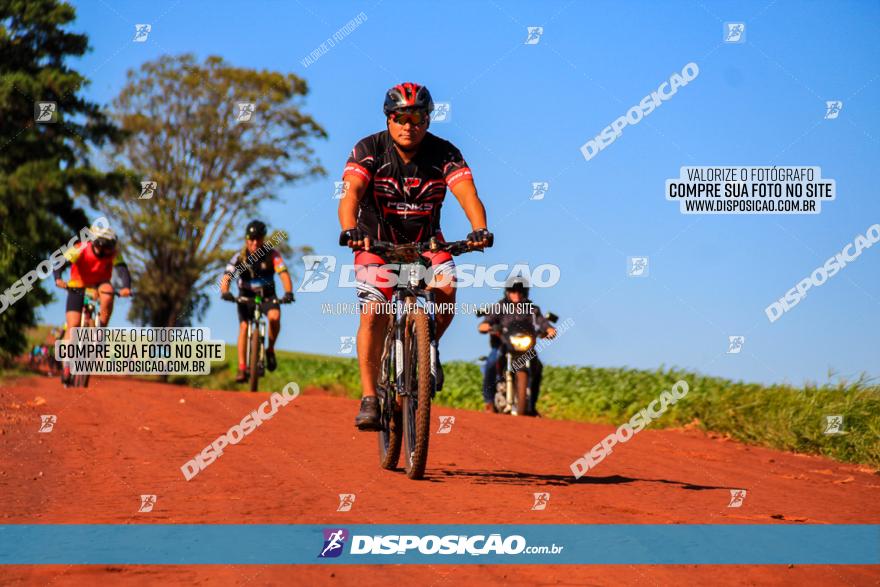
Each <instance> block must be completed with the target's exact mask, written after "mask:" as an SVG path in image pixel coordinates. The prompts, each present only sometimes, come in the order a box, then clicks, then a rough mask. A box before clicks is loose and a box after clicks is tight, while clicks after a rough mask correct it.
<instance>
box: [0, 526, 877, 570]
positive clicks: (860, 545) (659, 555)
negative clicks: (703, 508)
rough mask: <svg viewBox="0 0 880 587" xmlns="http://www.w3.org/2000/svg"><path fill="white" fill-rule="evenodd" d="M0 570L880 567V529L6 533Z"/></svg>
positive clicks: (0, 541) (101, 529) (0, 530)
mask: <svg viewBox="0 0 880 587" xmlns="http://www.w3.org/2000/svg"><path fill="white" fill-rule="evenodd" d="M0 564H6V565H9V564H39V565H47V564H49V565H51V564H64V565H70V564H84V565H109V564H113V565H126V564H132V565H133V564H146V565H212V564H224V565H226V564H240V565H248V564H260V565H267V564H269V565H301V564H432V565H436V564H455V565H460V564H490V565H497V564H596V565H609V564H611V565H615V564H627V565H639V564H643V565H647V564H653V565H658V564H659V565H681V564H725V565H727V564H770V565H778V564H802V565H803V564H835V565H855V564H861V565H864V564H870V565H876V564H880V525H873V524H845V525H812V524H805V525H797V526H794V525H763V524H754V525H753V524H749V525H724V524H720V525H719V524H716V525H708V524H707V525H702V524H700V525H694V524H680V525H668V524H664V525H651V524H620V525H616V524H613V525H612V524H609V525H598V524H597V525H560V524H546V525H544V524H529V525H523V524H511V525H503V524H496V525H491V524H468V525H452V524H451V525H442V524H347V525H339V526H331V525H309V524H289V525H282V524H237V525H233V524H216V525H214V524H207V525H199V524H129V525H113V524H11V525H0Z"/></svg>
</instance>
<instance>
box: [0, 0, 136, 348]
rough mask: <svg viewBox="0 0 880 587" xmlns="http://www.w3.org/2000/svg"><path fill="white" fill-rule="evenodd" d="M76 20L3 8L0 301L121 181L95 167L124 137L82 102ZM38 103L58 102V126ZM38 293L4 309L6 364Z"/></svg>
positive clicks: (27, 0)
mask: <svg viewBox="0 0 880 587" xmlns="http://www.w3.org/2000/svg"><path fill="white" fill-rule="evenodd" d="M74 17H75V11H74V9H73V7H71V6H70V5H68V4H65V3H63V2H58V1H56V0H0V56H2V57H0V294H4V292H7V291H8V288H9V287H10V286H11V285H12V284H13V283H15V282H16V281H18V280H19V278H20V277H22V276H23V275H25V274H26V273H28V272H29V271H31V270H33V269H34V268H36V266H37V265H38V264H39V263H40V262H42V261H43V260H45V259H46V258H47V257H48V256H49V255H50V254H51V253H52V252H53V251H54V250H56V249H58V248H59V247H61V246H62V245H63V244H65V243H66V242H67V241H68V240H69V239H70V238H71V237H72V236H74V235H75V234H76V233H78V232H79V230H80V229H81V228H83V227H85V226H88V225H89V224H90V222H89V220H88V219H87V218H86V215H85V213H84V212H83V210H82V209H80V208H78V207H77V206H76V205H75V201H74V199H75V196H76V195H83V196H86V197H87V198H88V199H89V200H90V201H91V203H94V202H95V197H96V196H97V195H98V194H100V193H103V192H105V191H106V190H113V189H116V188H118V186H119V184H120V182H121V179H122V177H121V175H119V174H115V173H114V174H105V173H103V172H101V171H99V170H97V169H95V168H94V167H93V166H92V165H91V161H90V154H94V151H93V150H92V148H93V147H100V146H101V145H103V144H105V143H106V142H107V141H108V140H115V139H118V138H119V136H120V135H119V131H118V129H117V128H116V127H115V126H114V125H113V124H112V122H111V121H110V120H108V119H107V117H105V116H104V115H103V114H102V113H101V111H100V110H99V108H98V106H97V105H96V104H93V103H91V102H89V101H87V100H85V99H83V98H82V97H81V96H79V95H78V93H79V92H80V91H81V90H82V89H83V87H84V86H85V85H86V83H87V80H86V79H85V78H84V77H83V76H82V75H80V74H79V73H77V72H76V71H75V70H73V69H71V68H70V67H68V66H67V65H66V63H65V62H66V60H67V59H68V58H69V57H71V56H73V57H78V56H81V55H83V54H84V53H85V52H86V50H87V48H88V39H87V37H86V36H85V35H81V34H76V33H74V32H70V31H69V30H66V29H65V26H66V25H68V24H69V23H71V22H72V21H73V20H74ZM36 102H55V104H56V115H55V116H53V117H52V119H53V120H54V122H52V123H45V124H44V123H36V122H35V106H36ZM50 283H51V279H50ZM33 285H34V287H33V289H32V290H30V291H29V292H28V293H27V294H25V295H24V296H23V297H20V298H18V299H17V300H16V301H14V303H9V302H11V301H12V299H11V297H10V296H9V295H5V294H4V296H5V297H4V299H2V300H0V309H2V313H0V362H8V361H9V360H10V359H11V358H12V357H14V356H15V355H17V354H19V353H20V352H21V351H22V350H23V349H24V346H25V335H24V333H25V329H26V328H27V327H29V326H33V325H34V323H35V310H36V309H37V308H38V307H40V306H42V305H45V304H46V303H48V302H49V301H50V300H51V294H50V293H49V292H48V291H47V290H46V289H45V288H44V287H43V286H42V284H41V282H40V281H37V282H35V283H34V284H33ZM51 287H54V284H53V285H52V286H51ZM58 319H59V321H60V320H61V316H59V317H58Z"/></svg>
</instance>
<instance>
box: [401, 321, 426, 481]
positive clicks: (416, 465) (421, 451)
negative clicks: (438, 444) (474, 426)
mask: <svg viewBox="0 0 880 587" xmlns="http://www.w3.org/2000/svg"><path fill="white" fill-rule="evenodd" d="M406 328H407V337H406V341H405V342H404V357H403V359H404V366H403V367H404V370H405V375H404V381H405V382H406V391H407V395H405V396H404V397H403V430H404V434H403V441H404V457H405V461H406V463H405V464H406V476H407V477H409V478H410V479H421V478H422V477H423V476H424V474H425V465H426V463H427V462H428V441H429V440H430V438H431V339H430V335H429V333H428V316H427V315H426V314H425V313H424V311H422V310H415V311H414V312H413V313H411V314H410V315H409V317H408V318H407V326H406Z"/></svg>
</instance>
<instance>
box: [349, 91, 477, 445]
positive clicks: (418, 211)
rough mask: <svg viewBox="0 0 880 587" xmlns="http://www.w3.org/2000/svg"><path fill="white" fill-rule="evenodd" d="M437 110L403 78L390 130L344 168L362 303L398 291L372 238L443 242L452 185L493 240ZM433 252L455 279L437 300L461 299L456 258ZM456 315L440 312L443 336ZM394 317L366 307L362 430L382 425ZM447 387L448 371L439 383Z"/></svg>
mask: <svg viewBox="0 0 880 587" xmlns="http://www.w3.org/2000/svg"><path fill="white" fill-rule="evenodd" d="M433 109H434V102H433V100H432V99H431V94H430V92H428V89H427V88H426V87H424V86H420V85H419V84H414V83H403V84H399V85H396V86H394V87H393V88H391V89H390V90H388V92H387V93H386V95H385V105H384V111H385V116H386V117H387V121H386V123H387V129H386V130H384V131H382V132H380V133H376V134H374V135H370V136H368V137H366V138H364V139H362V140H361V141H359V142H358V143H357V145H355V147H354V149H352V152H351V156H350V157H349V158H348V162H347V163H346V166H345V170H344V171H343V175H342V179H343V181H344V182H345V184H344V185H345V193H344V196H343V198H342V199H341V200H340V202H339V223H340V225H341V226H342V234H341V235H340V243H341V244H346V243H347V244H348V246H350V247H352V248H353V249H355V250H357V253H356V254H355V266H356V271H357V281H358V285H357V289H358V297H359V298H360V302H361V304H365V305H375V304H380V303H384V302H386V301H387V300H389V299H390V298H391V292H392V288H391V286H390V284H389V283H388V280H387V279H383V277H384V272H383V271H380V270H379V267H380V266H382V265H384V264H385V263H386V261H385V260H384V259H383V258H382V257H380V256H379V255H376V254H373V253H371V252H370V251H369V243H370V240H382V241H391V242H394V243H401V244H402V243H412V242H426V241H428V240H430V239H431V237H437V238H438V240H443V234H442V233H441V232H440V211H441V208H442V206H443V200H444V198H445V197H446V189H447V188H449V190H451V191H452V193H453V195H454V196H455V197H456V199H457V200H458V203H459V204H460V205H461V207H462V209H463V210H464V213H465V215H466V216H467V218H468V220H469V221H470V223H471V227H472V230H473V232H471V233H470V234H469V235H468V241H470V242H471V244H472V245H473V246H474V247H475V248H483V247H486V246H489V242H490V233H489V231H488V230H487V228H486V210H485V208H484V207H483V203H482V202H481V201H480V198H479V196H478V195H477V188H476V187H475V186H474V181H473V177H472V174H471V170H470V168H469V167H468V165H467V163H466V162H465V160H464V158H463V157H462V155H461V152H460V151H459V150H458V149H457V148H456V147H455V146H454V145H453V144H452V143H450V142H448V141H445V140H443V139H441V138H439V137H437V136H435V135H433V134H431V133H429V132H428V126H429V124H430V115H431V112H432V111H433ZM361 249H363V250H361ZM425 257H426V258H428V259H429V260H430V262H431V265H432V268H433V272H434V276H435V277H436V280H437V281H441V280H442V281H443V282H444V283H446V284H447V285H444V286H437V287H433V288H432V289H434V292H435V300H436V302H437V303H438V304H445V303H451V302H454V301H455V289H454V287H453V284H452V283H451V282H452V281H453V280H454V271H455V265H454V263H453V261H452V256H451V255H449V254H448V253H446V252H440V253H434V254H432V253H425ZM450 277H451V278H450ZM433 283H434V282H432V283H429V284H428V285H429V287H430V286H431V285H432V284H433ZM441 307H444V306H441ZM445 307H447V308H448V307H450V306H445ZM452 318H453V313H452V312H437V314H436V320H437V338H438V339H439V338H440V337H441V336H443V333H444V332H445V331H446V329H447V328H448V327H449V324H450V323H451V322H452ZM388 319H389V316H388V315H387V314H386V313H382V312H379V311H376V310H374V309H371V308H369V307H368V308H364V311H362V312H361V317H360V327H359V328H358V335H357V349H358V362H359V364H360V369H361V385H362V387H363V399H362V400H361V407H360V412H359V413H358V415H357V418H356V419H355V424H356V425H357V427H358V428H360V429H361V430H375V429H377V427H378V424H379V417H378V401H377V400H376V377H377V375H378V370H379V364H380V360H381V358H380V354H381V351H382V343H383V337H384V333H385V330H386V328H387V320H388ZM438 364H439V363H438ZM442 385H443V375H442V370H441V371H440V373H438V377H437V387H438V389H440V388H442Z"/></svg>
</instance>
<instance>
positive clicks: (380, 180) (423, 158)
mask: <svg viewBox="0 0 880 587" xmlns="http://www.w3.org/2000/svg"><path fill="white" fill-rule="evenodd" d="M349 175H357V176H359V177H361V178H363V179H364V180H366V181H368V182H369V185H368V186H367V191H366V193H365V194H364V196H363V198H361V202H360V207H359V209H358V228H359V229H361V230H362V231H365V232H366V234H367V235H369V236H371V237H372V238H374V239H378V240H384V241H391V242H395V243H408V242H425V241H427V240H429V239H430V238H431V237H432V236H436V235H437V234H438V233H439V232H440V208H441V207H442V206H443V199H444V198H445V197H446V188H447V187H452V186H453V185H455V184H456V183H458V182H459V181H462V180H465V179H472V175H471V170H470V169H469V168H468V166H467V163H465V160H464V158H463V157H462V155H461V152H460V151H459V150H458V149H457V148H455V146H454V145H453V144H452V143H450V142H449V141H445V140H443V139H441V138H439V137H437V136H435V135H432V134H431V133H427V134H425V138H424V139H423V140H422V143H421V144H420V145H419V150H418V151H417V152H416V155H415V157H413V159H412V160H411V161H410V162H409V163H404V162H403V160H402V159H401V158H400V155H399V154H398V152H397V149H395V148H394V142H393V141H392V140H391V136H390V135H389V133H388V131H387V130H385V131H382V132H379V133H376V134H374V135H370V136H368V137H366V138H364V139H361V141H359V142H358V144H357V145H355V146H354V149H352V151H351V156H350V157H349V158H348V162H347V163H346V165H345V170H344V171H343V173H342V178H343V180H344V179H345V178H346V177H347V176H349Z"/></svg>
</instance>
